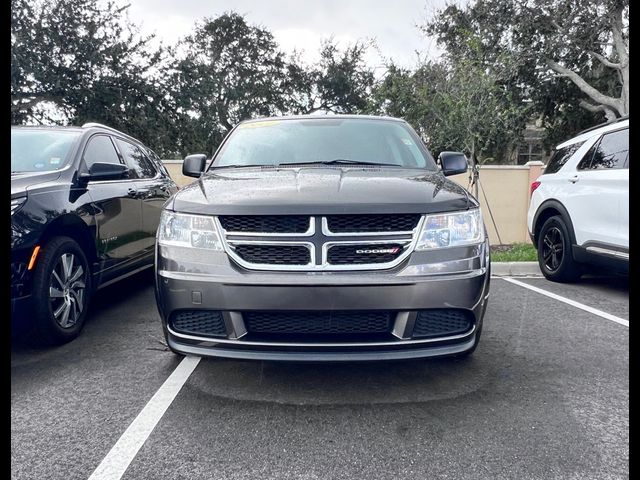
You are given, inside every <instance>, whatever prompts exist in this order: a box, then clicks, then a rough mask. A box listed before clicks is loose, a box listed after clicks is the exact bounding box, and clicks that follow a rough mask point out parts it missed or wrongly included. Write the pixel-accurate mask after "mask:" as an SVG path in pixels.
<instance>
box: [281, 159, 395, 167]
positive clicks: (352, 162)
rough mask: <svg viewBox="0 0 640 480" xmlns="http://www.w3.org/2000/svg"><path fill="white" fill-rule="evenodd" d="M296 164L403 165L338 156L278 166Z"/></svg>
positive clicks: (284, 164)
mask: <svg viewBox="0 0 640 480" xmlns="http://www.w3.org/2000/svg"><path fill="white" fill-rule="evenodd" d="M295 165H373V166H377V167H402V165H398V164H396V163H378V162H365V161H362V160H348V159H345V158H336V159H333V160H316V161H313V162H293V163H279V164H278V165H277V166H278V167H284V166H295Z"/></svg>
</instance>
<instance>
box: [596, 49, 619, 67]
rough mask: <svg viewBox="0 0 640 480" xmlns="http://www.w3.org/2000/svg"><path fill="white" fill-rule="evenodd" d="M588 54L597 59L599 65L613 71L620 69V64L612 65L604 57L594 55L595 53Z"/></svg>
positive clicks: (597, 54)
mask: <svg viewBox="0 0 640 480" xmlns="http://www.w3.org/2000/svg"><path fill="white" fill-rule="evenodd" d="M588 53H589V55H591V56H592V57H594V58H597V59H598V60H600V63H602V64H603V65H604V66H605V67H609V68H615V69H618V70H620V69H621V68H622V64H621V63H614V62H612V61H610V60H607V59H606V58H605V57H603V56H602V55H600V54H599V53H596V52H588Z"/></svg>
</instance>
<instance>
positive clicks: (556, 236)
mask: <svg viewBox="0 0 640 480" xmlns="http://www.w3.org/2000/svg"><path fill="white" fill-rule="evenodd" d="M537 247H538V264H539V265H540V270H541V271H542V274H543V275H544V276H545V277H546V278H547V279H549V280H551V281H552V282H573V281H575V280H577V279H578V278H580V275H581V274H582V269H581V266H580V264H579V263H577V262H576V261H575V260H574V259H573V254H572V251H571V237H570V236H569V228H568V227H567V224H566V222H565V221H564V219H563V218H562V217H561V216H559V215H556V216H554V217H551V218H548V219H547V220H546V221H545V222H544V224H543V225H542V228H541V229H540V234H539V235H538V245H537Z"/></svg>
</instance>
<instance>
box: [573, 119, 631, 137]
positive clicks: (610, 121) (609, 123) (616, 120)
mask: <svg viewBox="0 0 640 480" xmlns="http://www.w3.org/2000/svg"><path fill="white" fill-rule="evenodd" d="M623 120H629V115H624V116H622V117H620V118H616V119H614V120H609V121H607V122H604V123H599V124H598V125H595V126H593V127H590V128H587V129H586V130H582V131H581V132H580V133H578V134H577V135H575V136H576V137H577V136H578V135H582V134H583V133H587V132H591V131H592V130H597V129H598V128H600V127H605V126H607V125H613V124H614V123H618V122H622V121H623Z"/></svg>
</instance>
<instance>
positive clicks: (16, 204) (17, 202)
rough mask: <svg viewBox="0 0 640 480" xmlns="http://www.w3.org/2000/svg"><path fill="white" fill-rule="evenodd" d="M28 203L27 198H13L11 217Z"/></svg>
mask: <svg viewBox="0 0 640 480" xmlns="http://www.w3.org/2000/svg"><path fill="white" fill-rule="evenodd" d="M26 201H27V197H20V198H13V199H11V215H13V214H14V213H16V212H17V211H18V210H20V207H21V206H22V205H23V204H24V202H26Z"/></svg>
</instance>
